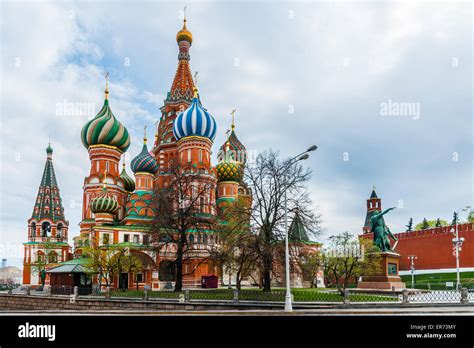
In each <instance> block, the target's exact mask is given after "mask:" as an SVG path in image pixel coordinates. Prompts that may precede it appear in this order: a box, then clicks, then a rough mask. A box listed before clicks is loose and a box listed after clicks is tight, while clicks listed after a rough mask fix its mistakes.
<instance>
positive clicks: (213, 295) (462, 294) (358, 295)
mask: <svg viewBox="0 0 474 348" xmlns="http://www.w3.org/2000/svg"><path fill="white" fill-rule="evenodd" d="M469 290H470V289H466V288H463V289H462V290H461V291H457V290H431V291H428V290H411V289H404V290H403V291H389V290H360V289H345V290H336V289H317V290H316V289H312V290H309V289H292V296H293V301H294V303H295V304H300V305H305V304H331V303H332V304H357V303H359V304H388V305H389V304H409V303H412V304H421V303H423V304H431V303H433V304H443V303H444V304H453V303H461V304H468V303H474V292H473V291H469ZM9 293H11V291H9ZM15 293H17V294H26V295H38V294H35V293H34V292H33V291H31V289H30V288H29V287H23V290H21V291H19V290H18V291H16V292H15ZM40 295H41V294H40ZM42 295H45V296H58V295H75V296H76V297H79V298H80V297H84V298H90V297H93V298H103V299H136V300H147V301H159V300H167V301H175V302H182V303H189V302H215V303H239V302H240V303H281V304H283V303H284V301H285V291H284V290H283V289H274V290H272V291H270V292H264V291H263V290H261V289H257V288H245V289H242V290H237V289H224V288H218V289H184V290H183V291H181V292H175V291H151V290H150V289H145V290H135V289H117V288H106V287H102V289H99V288H98V287H93V288H90V287H89V288H86V287H84V288H81V287H79V288H78V287H72V286H45V289H44V290H43V292H42Z"/></svg>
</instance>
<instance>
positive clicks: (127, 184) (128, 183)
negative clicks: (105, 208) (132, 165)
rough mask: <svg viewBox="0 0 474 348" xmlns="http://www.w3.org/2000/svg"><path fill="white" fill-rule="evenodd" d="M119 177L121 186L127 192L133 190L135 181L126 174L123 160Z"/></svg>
mask: <svg viewBox="0 0 474 348" xmlns="http://www.w3.org/2000/svg"><path fill="white" fill-rule="evenodd" d="M120 179H122V181H123V187H124V188H125V190H126V191H128V192H133V191H135V181H133V179H132V178H131V177H130V176H128V174H127V171H126V170H125V162H124V163H123V169H122V172H121V173H120Z"/></svg>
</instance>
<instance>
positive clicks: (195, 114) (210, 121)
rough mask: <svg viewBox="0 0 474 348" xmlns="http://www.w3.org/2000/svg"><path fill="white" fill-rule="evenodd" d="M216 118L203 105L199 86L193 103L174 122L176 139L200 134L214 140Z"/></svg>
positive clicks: (195, 91) (195, 90) (195, 89)
mask: <svg viewBox="0 0 474 348" xmlns="http://www.w3.org/2000/svg"><path fill="white" fill-rule="evenodd" d="M216 129H217V125H216V120H215V119H214V117H212V115H211V114H210V113H209V112H208V111H207V110H206V109H205V108H204V107H203V106H202V105H201V102H200V101H199V98H198V92H197V88H194V98H193V101H192V102H191V105H189V107H188V108H187V109H186V110H184V111H183V112H181V113H180V114H179V115H178V117H176V119H175V120H174V123H173V134H174V137H175V138H176V140H179V139H181V138H185V137H190V136H199V137H205V138H208V139H210V140H211V141H212V140H214V138H215V136H216Z"/></svg>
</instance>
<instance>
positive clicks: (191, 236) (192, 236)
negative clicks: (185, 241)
mask: <svg viewBox="0 0 474 348" xmlns="http://www.w3.org/2000/svg"><path fill="white" fill-rule="evenodd" d="M189 243H194V234H191V235H189Z"/></svg>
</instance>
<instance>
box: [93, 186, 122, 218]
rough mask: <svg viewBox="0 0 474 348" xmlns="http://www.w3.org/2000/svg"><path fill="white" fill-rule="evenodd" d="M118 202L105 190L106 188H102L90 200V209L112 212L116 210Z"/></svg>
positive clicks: (96, 211)
mask: <svg viewBox="0 0 474 348" xmlns="http://www.w3.org/2000/svg"><path fill="white" fill-rule="evenodd" d="M118 208H119V204H118V202H117V198H116V197H115V196H112V195H110V194H109V193H108V192H107V188H105V187H104V188H103V189H102V193H101V194H100V195H99V196H98V197H96V198H94V199H93V200H92V201H91V211H92V212H93V213H94V214H97V213H109V214H114V213H115V212H117V210H118Z"/></svg>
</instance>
